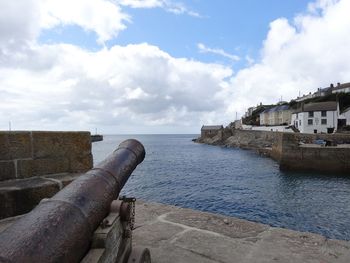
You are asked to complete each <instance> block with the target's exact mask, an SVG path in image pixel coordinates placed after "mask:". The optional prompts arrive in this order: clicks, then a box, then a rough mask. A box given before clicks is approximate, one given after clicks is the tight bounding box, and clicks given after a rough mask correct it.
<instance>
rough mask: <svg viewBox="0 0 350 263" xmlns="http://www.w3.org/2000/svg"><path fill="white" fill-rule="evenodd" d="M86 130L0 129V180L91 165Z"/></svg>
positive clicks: (78, 170)
mask: <svg viewBox="0 0 350 263" xmlns="http://www.w3.org/2000/svg"><path fill="white" fill-rule="evenodd" d="M90 140H91V139H90V133H89V132H46V131H8V132H0V181H4V180H9V179H23V178H29V177H33V176H42V175H47V174H56V173H64V172H69V173H75V172H84V171H87V170H89V169H90V168H92V163H93V161H92V154H91V141H90Z"/></svg>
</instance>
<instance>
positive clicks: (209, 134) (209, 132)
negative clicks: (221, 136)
mask: <svg viewBox="0 0 350 263" xmlns="http://www.w3.org/2000/svg"><path fill="white" fill-rule="evenodd" d="M219 131H220V130H202V131H201V137H203V138H204V137H206V138H212V137H214V136H216V135H218V133H219Z"/></svg>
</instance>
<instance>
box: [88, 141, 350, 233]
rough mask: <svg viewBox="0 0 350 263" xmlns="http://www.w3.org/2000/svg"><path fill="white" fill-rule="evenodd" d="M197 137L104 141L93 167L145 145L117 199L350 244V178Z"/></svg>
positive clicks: (97, 149) (98, 144)
mask: <svg viewBox="0 0 350 263" xmlns="http://www.w3.org/2000/svg"><path fill="white" fill-rule="evenodd" d="M196 137H198V135H110V136H108V135H106V136H104V140H103V141H102V142H96V143H93V147H92V151H93V155H94V163H98V162H100V161H101V160H103V159H104V158H105V157H106V156H107V155H108V154H110V153H111V152H112V151H113V150H114V149H116V147H117V146H118V144H119V143H120V142H122V141H123V140H125V139H128V138H134V139H137V140H139V141H140V142H142V143H143V145H144V146H145V149H146V158H145V160H144V162H143V163H142V164H141V165H139V166H138V167H137V168H136V170H135V171H134V173H133V175H132V176H131V177H130V178H129V181H128V182H127V184H126V186H125V187H124V189H123V192H122V194H125V195H129V196H135V197H136V198H140V199H143V200H146V201H153V202H160V203H165V204H170V205H177V206H181V207H186V208H192V209H197V210H202V211H207V212H214V213H219V214H223V215H228V216H234V217H238V218H242V219H247V220H251V221H255V222H260V223H264V224H268V225H271V226H275V227H283V228H289V229H294V230H298V231H308V232H313V233H318V234H321V235H324V236H326V237H328V238H336V239H344V240H350V202H349V200H350V175H349V176H339V175H327V176H326V175H322V174H317V173H312V174H310V173H291V172H288V173H286V172H282V171H280V170H279V167H278V164H277V163H276V162H275V161H273V160H271V159H270V158H266V157H262V156H259V155H258V154H256V153H255V152H253V151H247V150H242V149H236V148H225V147H218V146H210V145H203V144H196V143H194V142H192V141H191V140H192V139H193V138H196Z"/></svg>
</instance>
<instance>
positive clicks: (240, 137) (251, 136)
mask: <svg viewBox="0 0 350 263" xmlns="http://www.w3.org/2000/svg"><path fill="white" fill-rule="evenodd" d="M316 140H326V141H331V142H332V143H333V144H335V145H337V146H327V147H322V146H320V145H315V144H314V142H315V141H316ZM196 142H198V143H205V144H210V145H221V146H226V147H239V148H243V149H253V150H256V151H258V152H259V153H263V154H265V155H268V156H270V157H272V158H273V159H274V160H276V161H278V162H279V164H280V168H281V169H282V170H295V171H316V172H327V173H344V174H349V171H350V135H349V134H303V133H283V132H271V131H253V130H236V129H227V128H226V129H223V130H221V131H219V132H218V133H217V134H216V136H213V137H210V138H209V137H199V138H198V139H197V140H196Z"/></svg>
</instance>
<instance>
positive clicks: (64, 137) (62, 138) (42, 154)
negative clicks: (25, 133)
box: [32, 132, 91, 159]
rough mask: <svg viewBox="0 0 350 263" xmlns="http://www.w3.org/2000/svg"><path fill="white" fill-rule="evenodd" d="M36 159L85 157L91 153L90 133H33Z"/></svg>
mask: <svg viewBox="0 0 350 263" xmlns="http://www.w3.org/2000/svg"><path fill="white" fill-rule="evenodd" d="M32 134H33V135H32V136H33V154H34V159H36V158H51V157H62V156H66V157H67V156H80V155H82V156H85V155H88V154H90V153H91V141H90V133H89V132H33V133H32Z"/></svg>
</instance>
